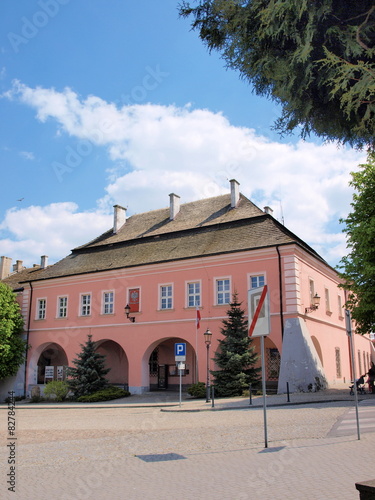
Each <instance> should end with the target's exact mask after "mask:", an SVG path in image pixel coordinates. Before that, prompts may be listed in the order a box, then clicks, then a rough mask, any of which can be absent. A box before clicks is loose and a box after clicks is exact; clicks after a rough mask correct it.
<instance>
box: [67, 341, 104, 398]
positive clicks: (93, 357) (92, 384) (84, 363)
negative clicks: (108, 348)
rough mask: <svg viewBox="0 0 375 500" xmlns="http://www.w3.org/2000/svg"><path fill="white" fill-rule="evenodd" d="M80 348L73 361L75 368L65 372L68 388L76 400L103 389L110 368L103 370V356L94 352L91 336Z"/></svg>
mask: <svg viewBox="0 0 375 500" xmlns="http://www.w3.org/2000/svg"><path fill="white" fill-rule="evenodd" d="M81 347H82V351H81V352H80V353H79V354H78V355H77V356H78V358H77V359H74V360H73V364H74V365H75V368H72V367H69V368H68V370H67V375H68V377H69V378H68V383H69V387H70V389H71V390H72V391H73V392H74V395H75V397H76V398H79V397H80V396H87V395H89V394H92V393H94V392H96V391H99V390H101V389H104V388H105V387H106V386H107V385H108V381H107V379H106V378H105V375H106V374H107V373H108V372H109V371H110V368H104V363H105V356H103V355H102V354H99V353H98V352H95V349H96V345H95V342H93V341H92V335H88V336H87V341H86V343H85V344H81Z"/></svg>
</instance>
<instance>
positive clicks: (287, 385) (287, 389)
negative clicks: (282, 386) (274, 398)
mask: <svg viewBox="0 0 375 500" xmlns="http://www.w3.org/2000/svg"><path fill="white" fill-rule="evenodd" d="M286 393H287V395H288V403H290V397H289V382H287V383H286Z"/></svg>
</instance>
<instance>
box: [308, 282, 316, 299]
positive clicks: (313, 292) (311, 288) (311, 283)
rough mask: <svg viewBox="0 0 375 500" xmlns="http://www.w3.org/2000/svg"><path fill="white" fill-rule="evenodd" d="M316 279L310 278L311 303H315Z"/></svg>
mask: <svg viewBox="0 0 375 500" xmlns="http://www.w3.org/2000/svg"><path fill="white" fill-rule="evenodd" d="M314 288H315V287H314V281H313V280H309V292H310V304H314V299H313V297H314V295H315V290H314Z"/></svg>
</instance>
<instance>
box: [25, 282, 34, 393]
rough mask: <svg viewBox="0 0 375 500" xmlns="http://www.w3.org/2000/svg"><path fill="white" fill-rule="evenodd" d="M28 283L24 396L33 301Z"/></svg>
mask: <svg viewBox="0 0 375 500" xmlns="http://www.w3.org/2000/svg"><path fill="white" fill-rule="evenodd" d="M29 285H30V301H29V314H28V316H29V317H28V318H27V332H26V356H25V382H24V388H23V392H24V396H25V397H26V388H27V362H28V356H27V353H28V352H29V336H30V322H31V306H32V303H33V285H32V283H31V281H29Z"/></svg>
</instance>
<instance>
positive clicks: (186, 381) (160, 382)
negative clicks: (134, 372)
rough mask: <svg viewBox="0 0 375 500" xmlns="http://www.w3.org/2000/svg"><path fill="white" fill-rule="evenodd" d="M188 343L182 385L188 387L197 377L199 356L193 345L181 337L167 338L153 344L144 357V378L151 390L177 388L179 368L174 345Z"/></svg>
mask: <svg viewBox="0 0 375 500" xmlns="http://www.w3.org/2000/svg"><path fill="white" fill-rule="evenodd" d="M179 342H185V343H186V362H185V363H184V364H185V368H184V370H182V372H181V376H182V385H183V386H184V387H188V386H189V385H191V384H193V383H194V382H196V379H197V375H196V372H197V357H196V353H195V350H194V348H193V346H192V345H191V344H190V343H189V342H186V340H184V339H181V338H176V337H174V338H165V339H160V340H158V341H157V342H154V343H153V344H151V345H150V346H149V347H148V349H147V350H146V352H145V354H144V356H143V359H142V379H143V380H145V381H146V380H147V385H148V386H149V389H150V390H167V389H170V390H177V389H178V387H179V377H180V374H179V370H178V369H177V364H176V361H175V353H174V346H175V344H176V343H179Z"/></svg>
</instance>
